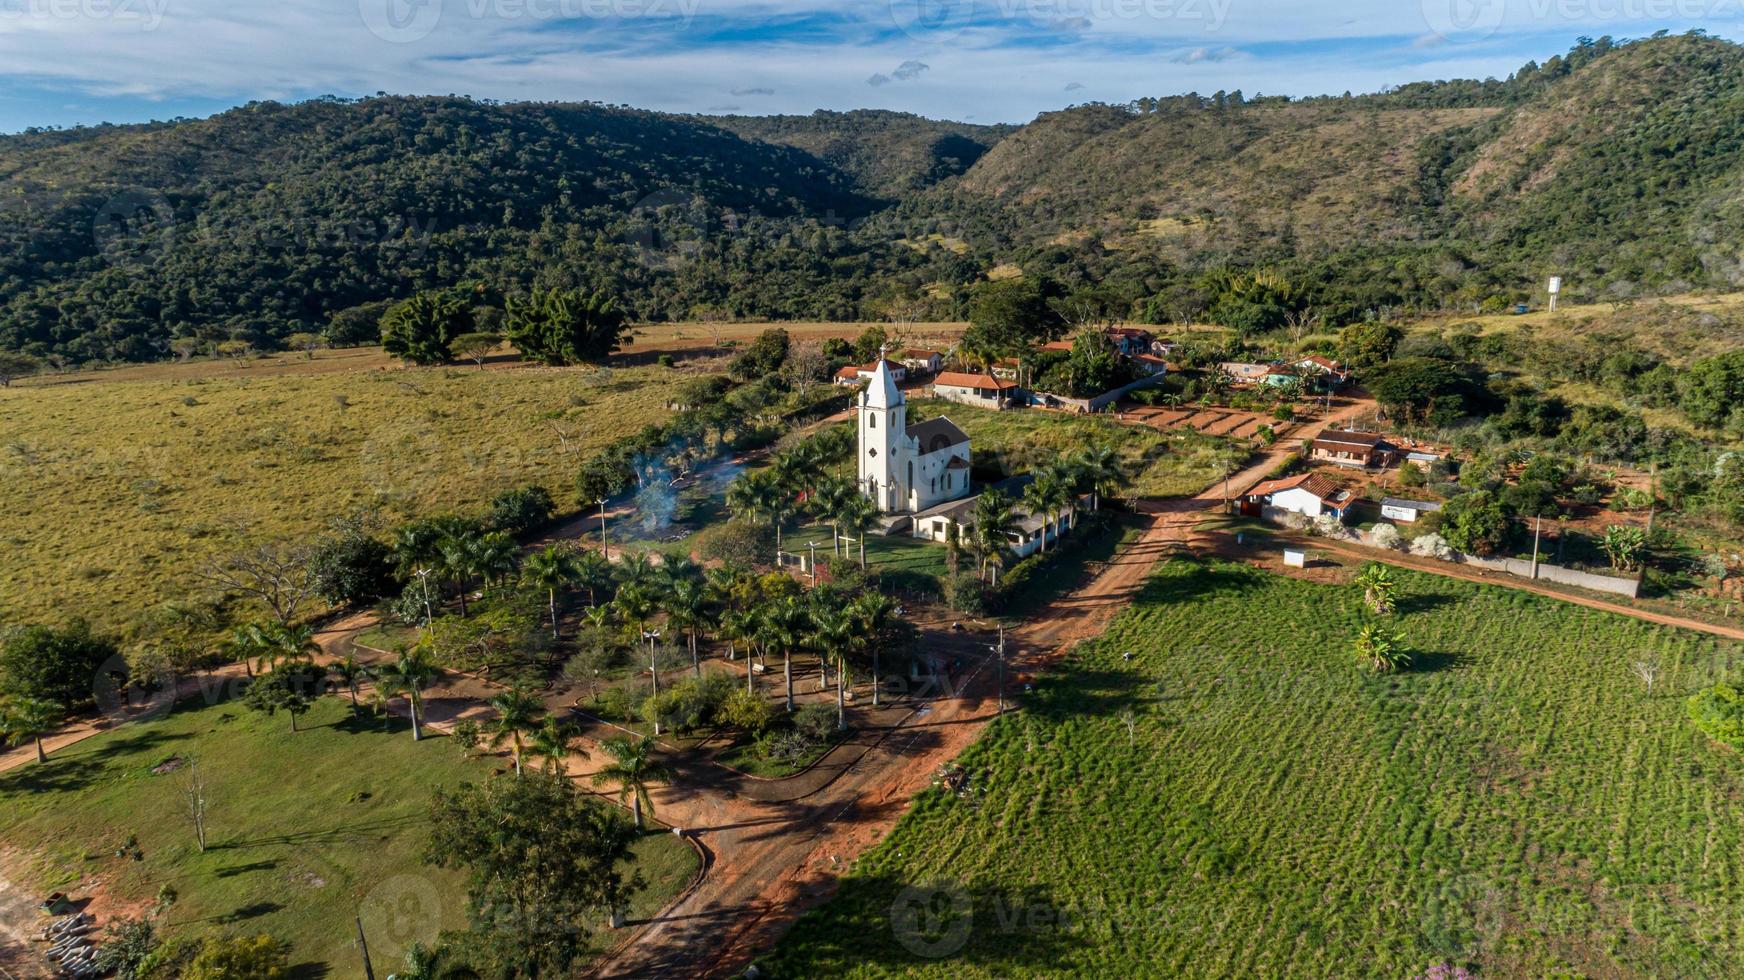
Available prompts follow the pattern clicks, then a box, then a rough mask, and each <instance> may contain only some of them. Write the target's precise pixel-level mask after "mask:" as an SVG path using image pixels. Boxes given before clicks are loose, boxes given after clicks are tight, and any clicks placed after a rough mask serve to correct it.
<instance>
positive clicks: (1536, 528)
mask: <svg viewBox="0 0 1744 980" xmlns="http://www.w3.org/2000/svg"><path fill="white" fill-rule="evenodd" d="M1543 533H1544V515H1543V514H1539V515H1538V516H1536V517H1534V518H1532V581H1534V582H1536V581H1538V539H1539V537H1540V536H1541V535H1542V534H1543Z"/></svg>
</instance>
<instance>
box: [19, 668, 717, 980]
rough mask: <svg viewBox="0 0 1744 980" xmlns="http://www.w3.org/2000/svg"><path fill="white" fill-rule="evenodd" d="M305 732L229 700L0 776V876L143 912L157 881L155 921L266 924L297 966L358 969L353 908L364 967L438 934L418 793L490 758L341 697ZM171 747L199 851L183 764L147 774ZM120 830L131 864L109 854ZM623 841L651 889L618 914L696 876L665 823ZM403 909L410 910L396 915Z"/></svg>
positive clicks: (457, 898)
mask: <svg viewBox="0 0 1744 980" xmlns="http://www.w3.org/2000/svg"><path fill="white" fill-rule="evenodd" d="M196 703H197V702H196ZM302 728H303V729H304V730H303V731H301V732H298V733H296V734H294V735H293V734H292V733H291V731H290V727H289V723H288V721H287V720H286V718H285V716H284V715H279V716H277V717H273V718H268V717H266V716H263V715H261V714H260V713H259V712H256V711H253V710H250V709H249V708H247V707H244V706H243V705H241V704H237V703H221V704H218V705H216V706H212V707H204V706H201V707H197V708H195V707H188V708H181V709H178V710H177V711H175V712H173V713H171V714H169V715H167V716H166V717H164V718H162V719H159V720H155V721H151V722H144V723H140V724H136V725H130V726H127V727H124V728H121V729H118V730H116V731H113V732H109V733H106V734H103V735H99V736H97V737H95V738H92V739H88V740H86V741H84V742H81V743H79V744H78V745H75V746H72V747H70V748H67V749H64V750H62V751H60V752H56V753H54V754H53V755H52V756H51V757H50V761H49V763H48V765H46V766H36V765H30V766H26V767H24V768H22V769H17V770H13V771H12V772H10V773H5V774H0V841H4V842H5V844H6V845H7V846H8V847H11V848H18V849H20V850H21V852H22V853H23V854H26V855H32V856H31V857H29V858H26V859H25V870H26V871H27V872H28V873H29V877H28V878H15V879H14V880H15V881H17V882H18V883H20V884H28V885H30V886H33V887H35V888H37V889H39V890H41V891H43V892H44V893H46V892H48V891H51V890H55V889H67V890H69V891H70V892H72V893H73V895H74V897H75V898H77V897H81V895H80V893H79V891H78V889H77V888H76V887H75V883H76V882H78V881H79V880H81V879H82V878H84V877H86V876H97V877H100V878H101V879H102V880H104V881H106V882H107V886H108V890H109V891H110V893H111V894H112V895H113V896H114V897H115V898H116V899H118V900H120V901H121V902H123V903H129V904H132V903H139V904H140V905H141V906H143V905H148V904H150V903H151V901H152V900H153V899H154V898H155V897H156V896H157V895H158V892H159V889H160V888H162V887H163V886H165V885H169V886H172V887H173V888H174V889H175V890H176V892H177V893H178V894H179V898H178V900H177V901H176V902H175V904H174V905H172V906H171V907H170V909H169V911H168V912H167V914H166V915H165V916H164V918H163V920H162V921H163V923H164V925H165V927H167V928H169V929H171V930H199V929H205V928H218V929H223V930H229V931H233V932H246V933H248V934H254V933H258V932H268V933H271V934H273V935H275V936H277V937H279V938H281V939H284V940H286V941H288V942H289V943H290V944H291V953H292V960H291V962H292V963H293V964H307V965H308V966H309V967H310V969H311V975H319V974H320V971H319V969H318V966H319V965H320V964H327V965H329V966H331V967H332V970H333V972H332V973H331V974H330V975H332V976H354V975H358V973H357V971H356V967H357V965H358V964H357V961H356V957H357V954H356V951H355V950H354V949H353V946H352V943H353V940H354V931H355V925H354V924H353V922H352V919H353V917H354V916H356V915H359V914H362V915H363V916H364V918H365V925H366V928H368V929H370V931H371V932H373V933H375V935H372V936H371V937H370V942H371V947H372V952H373V953H374V955H375V958H376V965H377V969H378V971H379V970H381V969H382V968H383V967H384V966H386V967H387V968H389V969H391V968H393V967H395V966H397V965H398V964H399V961H400V956H401V955H402V954H403V951H404V949H405V947H406V946H407V945H408V944H409V943H410V942H411V941H412V940H414V939H424V940H429V939H433V938H434V937H435V930H436V929H437V928H438V927H439V928H442V929H464V928H465V927H466V924H467V923H466V895H465V885H464V876H463V875H462V874H461V873H460V872H456V871H443V870H439V869H434V868H430V867H427V866H425V865H424V864H423V863H422V862H421V861H420V860H419V859H418V857H417V852H418V848H419V847H420V845H421V843H422V840H423V836H424V835H423V832H422V830H423V828H422V820H423V817H424V814H425V812H426V808H427V806H428V804H429V801H430V794H431V790H432V788H433V787H436V786H453V785H456V784H458V783H460V782H462V781H464V780H467V779H471V780H475V781H476V780H482V779H484V778H487V777H488V775H489V773H490V772H491V767H490V764H489V763H488V762H487V761H481V760H476V759H473V760H468V759H465V758H463V757H462V753H461V752H460V750H459V748H458V747H457V746H456V745H455V743H454V742H453V741H451V740H449V739H446V738H433V739H426V740H424V741H422V742H414V741H412V737H411V735H410V733H409V732H408V731H407V730H406V729H405V728H404V727H402V725H401V724H400V723H398V722H397V721H396V723H395V725H394V729H393V731H391V732H389V731H384V730H382V728H381V727H380V724H379V723H376V722H373V721H361V722H359V721H354V720H353V719H352V718H351V709H350V706H349V705H348V704H346V703H345V702H344V701H343V700H341V699H339V698H333V697H329V698H325V699H323V700H322V701H321V702H320V703H319V704H318V705H317V706H316V708H315V710H313V711H312V712H310V713H309V714H308V715H307V716H305V717H304V719H303V720H302ZM172 758H180V759H188V758H193V759H196V760H197V762H198V770H199V771H200V772H201V773H202V774H203V775H204V777H205V781H206V783H207V796H208V801H209V802H208V814H209V816H208V828H209V830H208V834H209V838H208V839H209V843H210V845H211V846H210V847H209V848H208V850H207V851H206V853H204V854H202V853H200V852H199V850H198V849H197V847H196V845H195V840H194V834H193V830H192V826H191V824H190V823H189V821H188V819H187V818H186V817H185V816H183V802H182V785H183V780H184V778H185V773H184V772H169V773H165V774H161V775H159V774H154V773H153V772H152V769H153V768H154V767H157V766H159V765H160V764H162V763H164V762H165V761H166V760H169V759H172ZM130 836H137V838H138V845H139V848H140V850H141V851H142V852H143V855H144V856H143V860H133V859H132V858H131V857H117V856H116V855H115V852H116V850H118V849H120V848H121V847H122V846H123V844H124V843H125V842H126V840H127V839H128V837H130ZM637 848H638V850H637V854H638V861H637V867H638V868H639V869H640V870H641V872H642V874H643V875H644V877H645V878H646V879H647V880H648V883H649V887H648V888H647V889H646V890H644V891H643V892H641V893H639V894H638V895H637V897H636V899H635V902H634V908H633V909H632V912H631V915H632V917H634V916H639V915H647V914H650V913H651V912H653V911H655V910H657V909H659V908H660V907H661V906H662V905H664V904H665V902H666V901H667V900H669V899H670V898H671V897H672V896H673V895H674V894H676V893H677V892H678V891H679V890H680V889H682V888H683V887H684V886H685V885H686V884H687V883H688V882H689V881H690V878H691V877H692V876H693V875H694V873H695V871H696V856H695V853H694V852H693V851H692V850H691V849H690V848H689V846H687V845H685V844H684V843H683V842H682V841H678V840H675V839H673V838H672V836H671V835H670V834H654V835H650V836H648V837H645V838H643V839H642V840H641V841H640V842H639V843H638V845H637ZM406 909H412V910H415V911H416V912H417V914H416V915H415V916H413V918H412V919H411V920H410V921H408V920H406V919H405V918H403V916H404V915H405V914H406V913H405V910H406ZM393 910H399V911H397V912H393ZM390 912H392V913H393V914H391V915H390ZM396 916H399V918H396Z"/></svg>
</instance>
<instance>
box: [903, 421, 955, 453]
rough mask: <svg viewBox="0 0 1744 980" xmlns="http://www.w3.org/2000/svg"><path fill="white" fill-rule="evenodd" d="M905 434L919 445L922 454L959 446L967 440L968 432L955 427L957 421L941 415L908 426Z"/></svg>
mask: <svg viewBox="0 0 1744 980" xmlns="http://www.w3.org/2000/svg"><path fill="white" fill-rule="evenodd" d="M907 435H908V437H909V438H910V439H913V440H914V441H915V442H916V443H918V444H919V445H920V451H921V455H923V456H924V455H926V454H927V453H936V452H938V451H939V450H941V449H949V448H951V447H952V446H961V445H964V444H966V443H968V441H969V435H968V433H966V432H964V431H963V430H962V429H959V428H957V423H955V422H952V421H951V420H950V419H947V418H942V417H941V418H936V419H927V420H926V421H925V422H916V423H915V424H913V425H911V426H909V427H908V433H907Z"/></svg>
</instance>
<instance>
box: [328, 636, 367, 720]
mask: <svg viewBox="0 0 1744 980" xmlns="http://www.w3.org/2000/svg"><path fill="white" fill-rule="evenodd" d="M328 669H329V670H331V671H333V676H335V677H337V678H339V680H340V681H341V682H342V683H344V684H345V689H346V690H347V691H349V692H350V693H351V713H352V714H356V713H357V686H358V685H359V684H360V683H362V682H363V681H365V680H368V679H369V676H370V673H371V671H370V669H369V666H368V665H367V664H365V663H364V662H363V661H361V660H358V659H357V654H356V652H355V651H354V652H352V653H347V654H346V655H345V659H344V660H341V661H339V662H338V663H336V664H334V665H333V666H332V667H330V668H328Z"/></svg>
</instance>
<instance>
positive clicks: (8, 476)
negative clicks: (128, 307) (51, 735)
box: [0, 352, 682, 627]
mask: <svg viewBox="0 0 1744 980" xmlns="http://www.w3.org/2000/svg"><path fill="white" fill-rule="evenodd" d="M341 353H344V352H335V359H337V356H338V355H339V354H341ZM342 363H349V362H342ZM324 366H325V361H324V360H321V359H317V360H316V361H314V362H309V370H307V371H304V370H302V369H301V367H300V364H299V362H290V363H288V364H286V365H282V366H274V365H271V364H267V363H264V362H263V363H262V364H260V366H258V367H255V368H249V369H244V368H237V367H234V366H224V365H183V366H181V367H180V368H177V369H175V370H170V369H162V370H159V371H158V372H156V373H141V372H137V371H136V372H133V373H129V372H125V371H118V372H114V374H113V376H110V375H102V374H100V375H94V376H91V377H90V378H89V379H87V380H84V381H83V382H82V383H76V384H75V383H63V384H44V385H32V386H29V387H18V388H14V389H12V390H8V391H0V432H3V433H5V436H4V437H0V498H4V499H5V500H7V501H9V502H10V503H11V506H12V512H11V514H10V519H9V520H8V521H7V522H6V527H5V529H4V531H0V580H4V581H5V582H7V583H8V586H9V587H8V588H7V589H5V590H4V591H3V592H0V619H5V620H7V621H14V622H16V621H27V622H28V621H37V620H49V621H59V620H61V619H64V618H65V617H67V616H68V615H72V614H80V615H84V616H86V617H88V618H90V619H91V620H93V621H94V622H97V623H99V624H101V625H103V626H106V627H120V626H125V625H127V624H128V623H130V622H131V621H133V620H134V619H135V618H136V617H138V616H139V615H140V614H141V613H142V612H143V611H145V610H146V609H147V608H149V607H151V606H154V605H156V604H158V603H161V602H164V601H165V600H170V599H181V598H184V597H186V596H187V595H189V594H190V593H194V592H197V591H198V590H199V589H200V584H199V582H198V581H197V580H196V578H195V577H194V576H193V574H192V572H193V571H194V570H195V569H196V568H198V567H199V565H200V563H201V562H202V561H203V560H205V559H207V558H209V557H211V556H214V555H218V554H223V553H225V552H228V551H233V550H236V549H238V548H239V547H242V546H245V545H247V544H249V543H253V542H258V541H274V540H284V539H291V538H305V539H306V538H308V537H309V536H311V535H314V534H317V533H319V532H320V531H321V530H323V529H324V528H325V526H326V522H327V520H328V519H330V518H332V517H335V516H339V515H343V514H348V513H352V512H355V511H358V510H362V509H365V508H379V509H380V510H381V511H382V512H383V514H384V515H385V516H386V517H388V518H390V519H398V518H402V517H405V516H408V515H412V514H421V513H429V512H435V511H444V510H452V509H466V510H474V511H477V510H482V509H483V507H484V506H485V505H486V503H487V502H488V501H489V499H490V497H491V496H493V495H494V494H496V493H497V492H499V491H501V490H504V489H507V488H509V487H512V486H516V485H519V484H522V483H527V482H539V483H542V484H544V485H545V486H546V487H548V488H549V489H551V490H552V492H553V495H554V496H556V497H557V499H558V501H559V503H560V504H562V505H565V506H567V505H569V504H570V503H571V502H572V501H571V498H572V497H573V493H572V492H571V489H570V488H571V486H572V483H573V480H574V472H575V468H576V466H577V465H579V463H580V461H581V459H583V458H584V457H585V456H586V455H587V454H588V453H589V452H591V451H592V450H594V449H596V448H598V447H600V446H603V445H604V444H606V443H607V442H609V441H611V440H612V439H614V438H617V437H618V436H621V435H624V434H626V433H630V432H634V431H636V430H637V429H640V428H641V427H642V426H644V425H646V424H648V423H650V422H653V421H656V420H658V419H660V418H663V417H665V415H666V414H667V413H666V412H665V410H664V409H663V408H662V403H663V401H664V400H665V398H666V397H668V395H669V394H670V392H671V390H672V385H673V382H674V379H675V378H679V377H682V375H680V374H678V373H675V372H673V371H672V370H669V369H664V368H657V367H648V368H633V369H625V370H613V371H610V372H605V371H598V370H592V369H586V368H578V369H544V368H514V369H508V370H488V371H479V370H475V369H463V368H431V369H413V370H399V369H388V370H381V369H375V370H360V369H357V368H355V367H354V368H351V369H347V370H326V371H315V370H314V368H317V367H324ZM201 367H204V368H205V369H206V370H208V371H211V372H214V374H213V375H212V376H204V375H202V374H199V373H197V372H196V371H195V370H194V369H196V368H201ZM251 372H253V373H251Z"/></svg>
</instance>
